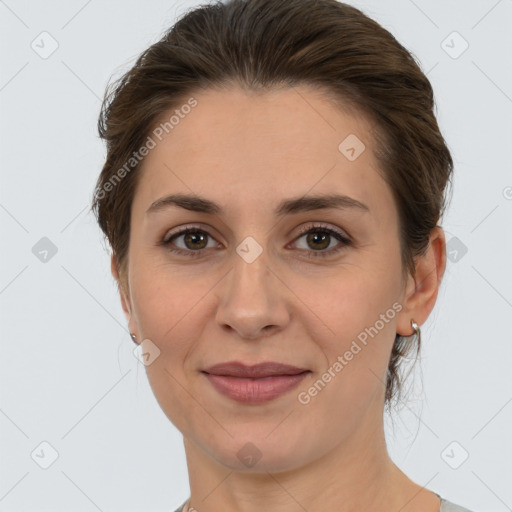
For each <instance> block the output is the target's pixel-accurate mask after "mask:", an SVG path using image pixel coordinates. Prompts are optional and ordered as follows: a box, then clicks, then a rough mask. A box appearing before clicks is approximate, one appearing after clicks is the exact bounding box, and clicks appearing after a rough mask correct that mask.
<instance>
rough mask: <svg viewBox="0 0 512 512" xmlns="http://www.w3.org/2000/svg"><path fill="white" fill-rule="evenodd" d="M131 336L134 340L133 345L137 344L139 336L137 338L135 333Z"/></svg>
mask: <svg viewBox="0 0 512 512" xmlns="http://www.w3.org/2000/svg"><path fill="white" fill-rule="evenodd" d="M130 336H131V338H132V341H133V343H135V344H137V336H135V334H133V332H131V333H130Z"/></svg>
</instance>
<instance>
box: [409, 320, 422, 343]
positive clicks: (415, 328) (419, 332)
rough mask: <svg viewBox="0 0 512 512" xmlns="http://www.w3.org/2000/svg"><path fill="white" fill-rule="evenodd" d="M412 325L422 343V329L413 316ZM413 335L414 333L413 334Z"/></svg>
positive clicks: (419, 341)
mask: <svg viewBox="0 0 512 512" xmlns="http://www.w3.org/2000/svg"><path fill="white" fill-rule="evenodd" d="M411 327H412V328H413V329H414V333H413V334H416V335H417V336H418V343H421V329H420V326H419V325H418V324H417V323H416V322H415V321H414V320H413V319H412V318H411ZM411 336H412V334H411Z"/></svg>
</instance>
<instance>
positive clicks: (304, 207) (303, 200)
mask: <svg viewBox="0 0 512 512" xmlns="http://www.w3.org/2000/svg"><path fill="white" fill-rule="evenodd" d="M170 206H177V207H179V208H184V209H185V210H190V211H194V212H200V213H207V214H211V215H219V214H222V213H223V209H222V207H221V206H220V205H219V204H217V203H215V202H214V201H211V200H210V199H206V198H204V197H201V196H198V195H192V194H171V195H168V196H165V197H162V198H160V199H157V200H156V201H154V202H153V203H152V204H151V206H150V207H149V208H148V209H147V210H146V213H154V212H157V211H161V210H163V209H165V208H168V207H170ZM328 208H336V209H357V210H360V211H361V212H370V208H368V206H366V205H365V204H364V203H361V202H360V201H358V200H357V199H354V198H352V197H349V196H345V195H339V194H328V195H313V196H302V197H297V198H292V199H286V200H284V201H282V202H281V203H279V204H278V205H277V207H276V208H275V210H274V214H275V215H276V216H280V215H290V214H294V213H300V212H307V211H313V210H323V209H328Z"/></svg>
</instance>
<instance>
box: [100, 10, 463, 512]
mask: <svg viewBox="0 0 512 512" xmlns="http://www.w3.org/2000/svg"><path fill="white" fill-rule="evenodd" d="M433 107H434V101H433V92H432V87H431V84H430V83H429V81H428V79H427V78H426V77H425V75H424V74H423V73H422V71H421V70H420V68H419V66H418V65H417V63H416V62H415V60H414V58H413V57H412V56H411V54H410V53H409V52H408V51H407V50H406V49H404V48H403V47H402V46H401V45H400V44H399V43H398V42H397V41H396V39H395V38H394V37H393V36H392V35H391V34H390V33H389V32H388V31H386V30H385V29H384V28H382V27H381V26H380V25H379V24H377V23H376V22H374V21H373V20H371V19H369V18H368V17H366V16H365V15H364V14H363V13H362V12H360V11H359V10H357V9H356V8H354V7H351V6H348V5H345V4H343V3H339V2H336V1H335V0H280V1H279V2H276V1H273V0H231V1H228V2H225V3H218V4H214V5H213V4H212V5H210V6H203V7H201V8H197V9H195V10H192V11H190V12H189V13H188V14H186V15H185V16H184V17H183V18H182V19H181V20H179V21H178V22H177V23H176V25H175V26H174V27H172V28H171V29H170V30H169V31H168V32H167V33H166V35H165V36H164V37H163V38H162V39H161V40H160V41H159V42H157V43H156V44H154V45H152V46H151V47H150V48H148V49H147V50H146V51H145V52H144V53H143V54H142V55H141V56H140V58H139V59H138V60H137V62H136V63H135V65H134V66H133V68H132V69H131V70H130V71H128V72H127V73H126V74H125V75H124V76H123V77H122V78H121V79H120V80H119V81H118V82H117V83H116V84H115V86H114V87H113V88H111V89H110V91H109V92H108V94H107V95H106V98H105V101H104V105H103V109H102V112H101V117H100V122H99V131H100V135H101V137H102V138H103V139H104V140H105V141H106V143H107V148H108V155H107V158H106V162H105V165H104V167H103V170H102V172H101V175H100V177H99V180H98V183H97V187H96V191H95V197H94V203H93V207H94V211H95V213H96V215H97V218H98V222H99V225H100V227H101V229H102V230H103V232H104V233H105V235H106V237H107V238H108V241H109V243H110V244H111V247H112V274H113V276H114V277H115V278H116V281H117V283H118V287H119V292H120V297H121V303H122V307H123V310H124V312H125V314H126V318H127V322H128V324H129V328H130V332H131V333H132V338H133V340H134V341H135V343H137V344H140V345H141V353H142V356H141V357H142V360H143V362H144V364H145V365H146V369H147V373H148V378H149V381H150V384H151V387H152V389H153V392H154V393H155V396H156V398H157V400H158V403H159V404H160V406H161V407H162V410H163V411H164V413H165V414H166V415H167V417H168V418H169V420H170V421H171V422H172V423H173V424H174V425H175V426H176V427H177V428H178V429H179V430H180V431H181V432H182V434H183V437H184V444H185V450H186V457H187V465H188V471H189V481H190V491H191V492H190V499H188V500H187V502H186V503H184V504H183V505H182V506H181V507H180V508H179V509H178V511H187V510H188V511H194V510H197V511H199V512H217V511H223V512H226V511H237V510H243V511H253V510H254V511H255V510H258V511H261V510H265V511H272V510H280V511H297V510H308V511H310V512H313V511H319V510H329V511H334V510H336V511H353V510H379V512H383V511H384V512H386V511H390V512H391V511H398V510H400V511H401V512H413V511H414V512H438V511H441V512H449V511H459V512H461V511H464V510H467V509H464V508H462V507H460V506H457V505H455V504H453V503H451V502H449V501H447V500H445V499H443V498H442V497H441V496H440V495H439V494H437V493H435V492H433V491H430V490H428V489H426V488H423V487H421V486H420V485H418V484H417V483H415V482H413V481H412V480H411V479H409V478H408V477H407V476H406V475H405V474H404V473H403V472H402V471H401V470H400V469H399V468H398V467H397V466H396V465H395V464H394V463H393V462H392V460H391V459H390V457H389V455H388V453H387V449H386V443H385V437H384V428H383V411H384V407H386V406H387V407H389V406H390V404H391V403H392V402H393V401H398V400H399V399H400V398H399V397H400V384H401V382H400V368H401V362H402V361H403V358H404V356H405V355H407V354H408V353H409V352H410V351H411V350H413V349H414V348H416V350H417V349H419V345H420V326H421V325H422V324H423V323H424V322H425V320H426V319H427V318H428V316H429V314H430V312H431V311H432V309H433V307H434V305H435V302H436V298H437V293H438V289H439V286H440V283H441V279H442V277H443V273H444V270H445V265H446V256H445V252H446V251H445V246H446V243H445V236H444V233H443V230H442V228H441V226H440V225H438V221H439V219H440V217H441V215H442V213H443V212H444V208H445V195H444V194H445V188H446V185H447V183H448V182H449V180H450V179H451V173H452V169H453V162H452V158H451V155H450V152H449V150H448V148H447V146H446V144H445V141H444V139H443V137H442V135H441V133H440V130H439V127H438V124H437V121H436V118H435V115H434V113H433ZM178 511H177V512H178Z"/></svg>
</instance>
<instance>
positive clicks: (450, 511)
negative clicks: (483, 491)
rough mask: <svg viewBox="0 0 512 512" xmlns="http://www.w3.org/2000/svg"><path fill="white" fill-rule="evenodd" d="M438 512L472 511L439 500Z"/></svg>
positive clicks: (442, 499)
mask: <svg viewBox="0 0 512 512" xmlns="http://www.w3.org/2000/svg"><path fill="white" fill-rule="evenodd" d="M177 512H179V511H177ZM439 512H473V511H472V510H469V509H467V508H464V507H461V506H460V505H457V504H455V503H452V502H451V501H448V500H445V499H444V498H441V508H440V509H439Z"/></svg>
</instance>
